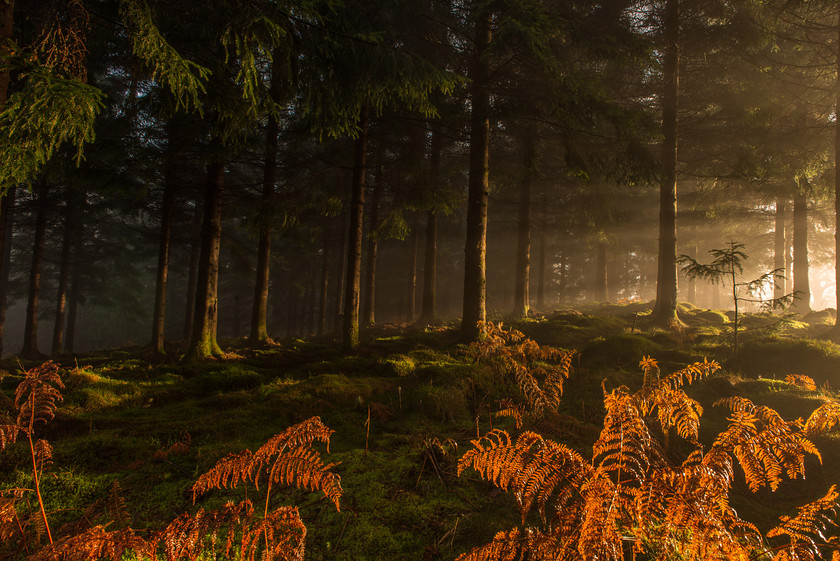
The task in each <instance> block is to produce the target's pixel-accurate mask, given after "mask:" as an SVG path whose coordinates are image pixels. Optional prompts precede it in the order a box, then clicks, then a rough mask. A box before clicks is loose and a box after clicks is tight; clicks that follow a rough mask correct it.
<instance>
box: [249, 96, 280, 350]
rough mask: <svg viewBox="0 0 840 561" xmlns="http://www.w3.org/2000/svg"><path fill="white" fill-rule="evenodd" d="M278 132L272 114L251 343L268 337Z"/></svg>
mask: <svg viewBox="0 0 840 561" xmlns="http://www.w3.org/2000/svg"><path fill="white" fill-rule="evenodd" d="M272 86H273V82H272ZM279 135H280V123H279V122H278V121H277V119H276V118H275V117H274V115H270V116H269V118H268V126H267V128H266V133H265V161H264V164H263V189H262V209H261V212H260V242H259V247H258V249H257V278H256V283H255V284H254V301H253V306H252V308H251V334H250V336H249V337H248V339H249V341H250V342H251V343H252V344H255V343H264V342H266V341H267V340H268V326H267V324H266V312H267V310H268V284H269V283H268V280H269V274H270V270H269V269H270V262H271V226H270V221H271V217H270V213H269V205H270V203H271V198H272V197H273V196H274V185H275V184H276V183H277V137H278V136H279Z"/></svg>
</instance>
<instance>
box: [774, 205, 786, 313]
mask: <svg viewBox="0 0 840 561" xmlns="http://www.w3.org/2000/svg"><path fill="white" fill-rule="evenodd" d="M786 220H787V203H786V201H785V200H784V199H782V198H781V197H780V198H778V199H776V226H775V233H774V244H773V268H774V269H779V272H780V273H781V274H782V275H784V276H783V277H782V278H777V279H776V287H775V289H774V290H773V297H774V298H781V297H782V296H784V295H785V294H787V276H786V263H785V250H786V247H787V243H786V239H785V238H786V232H785V221H786Z"/></svg>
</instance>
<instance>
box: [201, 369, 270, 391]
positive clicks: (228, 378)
mask: <svg viewBox="0 0 840 561" xmlns="http://www.w3.org/2000/svg"><path fill="white" fill-rule="evenodd" d="M262 382H263V376H262V375H261V374H260V373H259V372H255V371H254V370H251V369H249V368H246V367H243V366H242V365H239V364H225V365H224V366H222V367H221V368H218V369H216V370H211V371H209V372H206V373H204V374H201V375H200V376H198V377H196V378H192V379H191V380H190V385H191V387H192V389H193V390H194V391H195V392H196V393H198V394H199V395H201V394H209V393H216V392H233V391H240V390H251V389H255V388H258V387H259V386H260V384H262Z"/></svg>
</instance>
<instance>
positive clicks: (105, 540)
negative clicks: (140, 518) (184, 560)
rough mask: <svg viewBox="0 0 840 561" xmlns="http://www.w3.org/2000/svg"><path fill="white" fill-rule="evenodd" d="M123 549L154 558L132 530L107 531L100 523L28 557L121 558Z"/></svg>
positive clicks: (52, 560) (67, 560)
mask: <svg viewBox="0 0 840 561" xmlns="http://www.w3.org/2000/svg"><path fill="white" fill-rule="evenodd" d="M127 552H132V553H134V555H135V558H136V559H138V560H141V559H142V560H145V559H148V560H149V561H153V560H154V551H153V549H152V548H151V546H150V545H149V544H148V543H147V542H146V540H144V539H143V538H141V537H140V536H138V535H137V534H136V533H135V532H134V530H132V529H131V528H127V529H125V530H115V531H113V532H109V531H107V530H106V529H105V527H104V526H94V527H93V528H89V529H88V530H86V531H85V532H83V533H81V534H76V535H73V536H68V537H66V538H63V539H61V540H58V541H56V542H55V543H53V544H50V545H48V546H46V547H44V548H43V549H41V550H40V551H39V552H38V553H36V554H34V555H32V556H30V557H29V558H28V559H29V561H99V560H101V559H111V560H112V561H122V559H123V556H124V555H125V554H126V553H127Z"/></svg>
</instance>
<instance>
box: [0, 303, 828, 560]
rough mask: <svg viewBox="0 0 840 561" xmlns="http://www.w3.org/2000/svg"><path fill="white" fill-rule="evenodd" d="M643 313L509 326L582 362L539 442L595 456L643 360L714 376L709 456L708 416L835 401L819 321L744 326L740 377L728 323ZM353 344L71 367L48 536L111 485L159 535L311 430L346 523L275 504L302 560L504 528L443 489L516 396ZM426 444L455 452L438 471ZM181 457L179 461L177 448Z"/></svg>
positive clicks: (379, 333) (425, 335) (471, 501)
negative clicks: (673, 323) (805, 382)
mask: <svg viewBox="0 0 840 561" xmlns="http://www.w3.org/2000/svg"><path fill="white" fill-rule="evenodd" d="M646 312H647V310H646V309H645V308H644V306H640V305H630V306H601V307H599V308H597V309H592V310H584V311H573V310H566V311H561V312H557V313H554V314H550V315H547V316H544V317H539V318H532V319H528V320H525V321H521V322H516V323H515V324H514V326H515V327H516V328H518V329H520V330H522V331H523V332H525V333H526V334H527V335H528V336H530V337H532V338H533V339H535V340H536V341H537V342H538V343H540V344H547V345H553V346H559V347H562V348H566V349H578V350H580V353H579V354H578V355H577V358H576V359H575V363H574V372H573V374H572V377H571V378H570V380H568V382H567V384H566V388H565V393H564V400H563V405H562V410H561V414H562V415H561V418H562V419H563V423H562V426H554V427H539V428H538V430H541V431H542V432H544V433H545V434H546V435H547V436H550V437H552V438H557V439H561V440H563V441H564V442H566V443H567V444H570V445H571V446H572V447H574V448H575V449H577V450H580V451H581V452H583V453H586V451H587V450H591V444H592V442H593V441H594V439H595V438H597V435H598V432H599V430H600V425H601V421H602V415H603V407H602V395H603V394H602V389H601V387H602V383H603V384H604V386H605V387H606V388H607V389H610V388H613V387H616V386H619V385H626V386H628V387H630V388H636V387H638V386H639V385H640V384H641V372H640V370H639V368H638V361H639V360H640V359H641V358H642V356H645V355H652V356H654V357H655V358H657V359H658V360H659V362H660V365H661V367H662V370H663V372H670V371H672V370H675V369H678V368H681V367H682V366H684V365H686V364H688V363H690V362H693V361H695V360H702V359H703V358H704V357H708V358H710V359H716V360H718V361H719V362H721V363H722V364H723V365H724V368H723V370H722V373H721V375H719V376H717V377H715V378H713V379H710V380H708V381H705V382H703V383H700V384H697V385H696V386H695V387H693V388H692V390H691V393H692V394H693V395H694V397H695V398H696V399H698V400H699V401H700V402H701V404H702V405H703V407H704V408H705V410H706V413H705V415H704V416H703V422H702V424H701V426H702V431H703V435H704V438H705V440H706V441H707V442H708V441H711V439H713V438H714V435H715V434H716V433H717V432H719V431H720V430H722V429H723V428H724V427H725V424H726V413H725V411H723V410H722V409H721V408H720V407H714V402H715V401H716V400H718V399H720V398H721V397H727V396H729V395H744V396H746V397H749V398H750V399H753V400H755V401H756V402H758V403H762V404H765V405H769V406H771V407H774V408H777V410H778V411H779V412H780V413H781V414H782V415H783V416H784V417H785V418H788V419H793V418H796V417H800V416H802V417H806V416H807V415H808V414H810V412H811V411H812V410H813V409H815V408H816V407H817V406H818V405H819V403H820V402H821V400H825V399H834V398H835V397H836V396H835V394H834V392H833V391H832V388H837V387H840V368H838V366H840V347H838V346H837V345H834V344H833V343H829V342H827V341H818V340H816V339H809V338H805V337H803V335H807V336H817V335H819V332H820V329H825V328H826V326H825V325H824V324H825V322H824V321H823V320H824V318H823V317H822V316H817V317H816V320H817V321H816V322H815V323H813V324H812V323H807V322H783V325H779V322H778V318H772V317H766V316H756V317H750V318H749V320H747V321H745V322H744V324H743V325H744V332H743V337H742V341H743V346H742V353H741V355H740V356H739V358H738V360H737V361H736V360H733V358H732V356H731V347H730V339H729V335H730V331H731V330H730V327H731V321H730V320H729V319H728V318H727V316H726V315H725V314H723V313H721V312H717V311H710V310H700V309H697V308H693V307H688V306H686V307H681V309H680V317H681V319H682V320H683V322H684V324H685V327H684V328H682V329H680V330H679V331H662V330H658V329H654V328H653V327H651V326H650V325H648V323H647V316H646ZM791 325H793V327H792V328H791V327H789V326H791ZM363 335H364V334H363ZM366 335H367V339H364V342H363V345H362V346H361V347H360V348H359V349H358V350H357V351H356V352H354V353H344V352H342V351H341V350H340V346H339V345H338V344H336V343H334V342H332V341H330V340H317V341H315V340H313V341H309V340H307V341H302V340H297V341H291V342H288V343H286V344H284V345H280V346H277V347H271V348H263V349H254V350H252V349H248V348H247V347H244V346H242V345H241V344H235V343H232V344H230V345H227V346H226V349H225V350H226V351H228V354H227V356H226V358H224V359H222V360H212V361H207V362H203V363H198V364H185V363H180V362H178V361H176V360H174V359H173V360H165V359H161V358H159V357H153V356H151V355H146V354H144V351H142V350H140V349H138V350H136V351H124V350H120V351H103V352H100V353H90V354H87V355H84V356H79V357H76V358H75V359H68V360H66V361H65V364H64V366H65V368H66V369H67V370H66V372H65V374H64V376H63V378H64V380H65V383H66V384H67V390H66V392H65V401H64V403H63V405H62V406H61V408H60V409H59V412H58V415H57V417H56V419H55V420H54V421H53V422H52V423H50V424H49V425H48V426H46V427H43V428H39V433H38V436H40V437H41V438H46V439H49V440H50V442H51V443H52V444H53V446H54V447H55V458H54V463H53V466H52V469H51V472H50V475H49V476H47V477H45V478H44V481H45V483H44V495H45V500H46V504H47V509H48V510H50V511H52V512H53V514H52V519H53V520H54V522H53V525H54V527H55V528H59V527H60V526H61V525H62V524H64V523H68V522H72V521H73V520H75V519H78V518H79V517H80V516H81V515H82V514H83V513H84V512H85V510H86V508H87V507H88V506H89V505H90V504H92V503H94V502H96V501H98V500H103V499H104V498H105V497H107V495H108V493H109V492H110V490H111V488H112V485H113V482H114V481H117V482H118V483H119V486H120V488H121V490H122V494H123V495H124V498H125V499H126V503H127V505H128V509H129V514H130V516H131V525H132V527H134V528H137V529H150V530H151V529H155V528H159V527H160V526H161V525H163V524H165V523H167V522H168V521H169V520H171V519H172V518H174V517H175V516H177V515H178V514H179V513H181V512H183V511H185V510H191V509H194V508H196V507H195V506H193V505H192V501H191V496H190V492H189V489H190V486H191V485H192V483H193V482H194V481H195V479H196V478H197V477H198V476H199V475H200V474H201V473H203V472H205V471H206V470H207V469H209V468H210V467H211V466H212V465H213V464H214V463H215V462H216V461H217V460H218V459H220V458H222V457H223V456H224V455H226V454H228V453H230V452H236V451H239V450H242V449H243V448H250V449H252V450H253V449H255V448H256V447H259V446H260V445H261V444H262V443H263V442H265V441H266V440H267V439H268V438H269V437H270V436H272V435H273V434H276V433H277V432H280V431H281V430H283V429H284V428H286V427H288V426H289V425H291V424H293V423H295V422H298V421H301V420H303V419H306V418H308V417H311V416H313V415H319V416H320V417H321V419H322V420H323V422H324V423H325V424H326V425H327V426H329V427H330V428H332V429H334V430H335V434H334V435H333V437H332V445H331V449H330V453H329V454H325V459H326V460H327V461H330V462H340V464H339V466H338V467H337V468H336V471H337V472H338V473H339V474H340V475H341V477H342V485H343V487H344V490H345V494H344V496H343V498H342V500H341V512H336V511H335V509H334V508H333V506H332V505H331V504H329V503H327V502H326V501H324V500H323V499H319V497H318V496H317V495H312V494H307V493H303V492H301V491H297V490H288V491H283V492H276V493H272V504H275V505H281V504H296V505H299V506H300V507H301V513H302V517H303V519H304V522H305V523H306V525H307V528H308V532H309V533H308V542H307V558H309V559H346V560H355V561H363V560H368V559H369V560H378V559H389V560H392V559H393V560H398V559H453V558H454V557H455V556H457V555H458V554H459V553H462V552H464V551H467V550H469V549H470V548H471V547H473V546H475V545H478V544H481V543H484V542H486V541H487V540H489V539H490V538H491V537H492V535H493V534H494V533H495V532H496V531H498V530H502V529H507V528H509V527H512V526H513V525H515V524H516V523H517V520H518V515H517V514H516V509H515V504H514V501H513V499H512V498H511V497H510V496H508V495H506V494H504V493H500V492H499V491H497V490H495V489H494V488H493V487H492V486H490V485H489V484H487V483H486V482H482V481H478V480H477V478H476V477H475V476H474V474H470V473H466V474H464V476H462V477H461V478H458V477H456V462H457V458H458V457H459V456H460V455H461V454H463V452H464V450H465V449H466V448H467V447H469V446H470V444H469V441H470V439H473V438H475V437H476V434H477V433H481V434H484V433H486V432H487V431H488V430H489V429H490V425H491V422H492V425H493V426H494V427H506V428H509V429H511V430H512V426H511V421H510V419H507V418H502V417H499V418H497V417H492V418H491V417H490V415H491V414H492V412H493V411H494V410H495V409H494V408H495V407H496V404H497V403H498V401H499V400H500V399H502V398H504V397H507V396H509V395H511V394H512V393H515V391H516V389H515V387H514V386H513V385H512V383H511V381H510V380H508V379H506V377H505V376H504V375H503V373H500V372H498V371H497V369H495V368H494V367H493V366H492V365H487V364H480V363H476V362H475V361H474V360H473V359H472V358H471V357H469V356H468V355H467V354H466V352H465V347H464V346H463V345H460V344H458V343H457V333H456V332H454V331H451V330H450V331H447V330H442V331H428V332H427V331H418V330H402V329H399V328H393V329H381V328H380V329H377V330H376V331H371V332H369V333H367V334H366ZM223 346H225V345H223ZM76 361H78V363H77V362H76ZM77 364H78V366H77ZM4 366H5V367H6V368H7V369H8V371H9V374H8V375H6V376H5V377H4V378H3V380H2V383H1V384H0V388H2V390H3V391H5V392H6V394H7V395H8V396H11V395H12V393H13V391H14V388H15V386H16V385H17V382H18V381H19V380H20V367H19V366H18V364H17V363H16V362H14V363H13V362H11V361H8V362H6V363H5V364H4ZM24 366H26V367H28V366H30V365H29V364H25V365H24ZM792 373H798V374H808V375H810V376H811V377H813V378H814V379H815V380H817V381H818V383H819V384H821V385H822V387H821V389H820V390H818V391H817V392H808V391H805V390H802V389H801V388H798V387H795V386H791V385H790V384H787V383H786V382H784V381H783V379H784V376H785V375H786V374H792ZM368 411H370V412H371V413H370V427H369V433H368V430H367V422H368ZM435 439H437V442H438V443H442V442H446V441H448V440H449V439H451V441H452V442H455V443H457V444H458V446H459V447H458V449H447V453H446V455H444V454H443V451H442V449H441V448H440V447H439V446H437V444H436V443H435V442H436V441H435ZM179 442H180V443H182V444H184V445H182V446H174V445H175V444H176V443H179ZM818 444H819V445H820V447H821V449H822V451H823V463H822V464H821V465H820V464H819V463H818V462H816V461H814V462H812V464H813V465H811V466H810V468H809V470H810V472H811V474H812V475H810V476H809V478H808V479H807V480H806V481H805V482H792V483H789V484H785V485H783V486H782V488H781V489H780V490H779V491H777V492H776V493H773V494H771V493H762V494H761V496H759V497H755V496H751V495H750V494H749V493H747V492H746V489H741V488H738V489H736V490H737V492H738V498H736V499H735V504H736V508H738V510H739V513H741V514H742V515H743V516H744V517H745V518H748V519H751V520H753V521H755V522H756V523H758V524H759V526H760V527H763V528H765V529H766V528H767V527H769V526H770V525H771V524H772V521H773V520H774V519H775V518H776V517H777V516H778V515H779V514H790V513H791V511H792V509H793V507H794V506H795V505H797V504H801V503H803V502H805V501H806V500H808V499H809V498H814V497H816V496H818V495H821V494H822V493H824V491H825V488H826V486H827V485H828V484H829V483H832V482H836V481H838V480H840V448H838V446H837V445H836V444H837V443H836V441H834V440H831V439H823V440H821V441H820V442H818ZM432 456H434V462H433V461H432ZM27 459H28V451H26V450H25V449H24V448H23V445H22V444H20V443H19V444H17V445H14V446H11V447H9V448H7V449H6V450H4V451H3V452H2V453H0V485H2V487H3V488H7V487H12V486H17V487H29V486H31V481H29V479H31V476H30V475H29V472H28V471H27ZM245 493H248V496H249V497H251V498H252V499H258V498H259V497H260V496H261V495H260V491H258V490H256V489H253V488H249V489H245V488H241V489H239V490H237V491H233V492H230V493H215V494H210V495H209V496H208V498H207V499H204V503H206V504H207V505H210V506H212V505H216V504H219V503H220V502H221V501H223V500H224V499H225V498H229V497H234V496H236V497H243V496H244V495H245ZM204 503H203V504H204Z"/></svg>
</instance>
